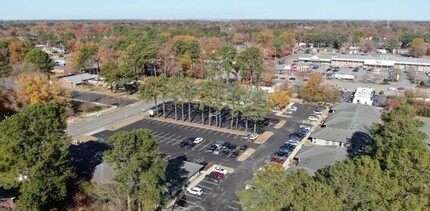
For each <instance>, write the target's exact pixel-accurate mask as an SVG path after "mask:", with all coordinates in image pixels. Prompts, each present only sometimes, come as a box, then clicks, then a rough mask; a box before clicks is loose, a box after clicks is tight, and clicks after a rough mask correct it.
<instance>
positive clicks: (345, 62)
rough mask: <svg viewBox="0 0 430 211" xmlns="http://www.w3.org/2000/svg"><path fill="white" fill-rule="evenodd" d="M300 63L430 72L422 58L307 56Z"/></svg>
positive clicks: (429, 66) (346, 55)
mask: <svg viewBox="0 0 430 211" xmlns="http://www.w3.org/2000/svg"><path fill="white" fill-rule="evenodd" d="M298 61H301V62H310V63H316V64H327V65H333V66H351V67H358V66H366V67H376V68H398V69H405V68H408V67H414V68H416V69H417V70H418V71H425V72H429V71H430V60H428V59H422V58H407V57H400V56H389V55H383V56H382V55H380V54H378V55H348V54H338V55H314V56H312V55H309V56H306V55H304V56H301V57H299V58H298Z"/></svg>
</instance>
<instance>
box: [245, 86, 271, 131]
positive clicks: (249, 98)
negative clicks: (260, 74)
mask: <svg viewBox="0 0 430 211" xmlns="http://www.w3.org/2000/svg"><path fill="white" fill-rule="evenodd" d="M243 100H244V102H243V104H244V105H243V113H242V115H243V116H244V117H245V118H246V130H248V121H249V120H253V122H254V133H256V132H257V122H258V121H260V120H263V119H264V118H265V117H267V116H268V115H270V114H271V113H272V107H271V106H270V104H269V102H267V99H266V98H265V96H264V93H263V92H261V91H253V92H251V93H248V94H247V95H246V96H245V97H244V99H243Z"/></svg>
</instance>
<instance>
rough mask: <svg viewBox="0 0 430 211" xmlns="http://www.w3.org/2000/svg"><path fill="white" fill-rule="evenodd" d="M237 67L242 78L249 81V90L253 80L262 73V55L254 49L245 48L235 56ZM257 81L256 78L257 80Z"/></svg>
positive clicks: (258, 50)
mask: <svg viewBox="0 0 430 211" xmlns="http://www.w3.org/2000/svg"><path fill="white" fill-rule="evenodd" d="M237 63H238V67H239V69H240V71H241V75H242V77H245V78H249V79H250V83H249V84H250V90H251V89H252V87H253V83H254V78H255V77H257V76H261V74H262V73H263V72H264V66H263V54H262V53H261V51H260V49H258V48H256V47H250V48H247V49H246V50H245V51H243V52H241V53H240V54H239V55H238V56H237ZM257 80H258V78H257Z"/></svg>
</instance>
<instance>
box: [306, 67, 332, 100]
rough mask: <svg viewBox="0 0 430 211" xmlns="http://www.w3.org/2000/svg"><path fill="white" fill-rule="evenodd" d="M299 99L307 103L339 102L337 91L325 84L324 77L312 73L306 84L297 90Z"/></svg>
mask: <svg viewBox="0 0 430 211" xmlns="http://www.w3.org/2000/svg"><path fill="white" fill-rule="evenodd" d="M299 96H300V98H302V99H304V100H306V101H308V102H330V103H335V102H338V101H339V98H340V91H339V89H337V88H335V87H332V86H330V85H329V84H327V83H325V81H324V77H323V76H322V75H321V74H320V73H313V74H312V75H311V76H310V77H309V80H308V81H307V82H306V84H305V85H304V86H303V88H302V89H301V90H299Z"/></svg>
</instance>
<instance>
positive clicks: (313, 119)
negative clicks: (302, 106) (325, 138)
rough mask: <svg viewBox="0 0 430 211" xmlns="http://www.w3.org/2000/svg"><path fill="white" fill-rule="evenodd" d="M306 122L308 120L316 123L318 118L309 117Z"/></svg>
mask: <svg viewBox="0 0 430 211" xmlns="http://www.w3.org/2000/svg"><path fill="white" fill-rule="evenodd" d="M308 120H310V121H318V118H317V117H316V116H309V117H308Z"/></svg>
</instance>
